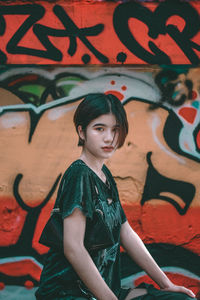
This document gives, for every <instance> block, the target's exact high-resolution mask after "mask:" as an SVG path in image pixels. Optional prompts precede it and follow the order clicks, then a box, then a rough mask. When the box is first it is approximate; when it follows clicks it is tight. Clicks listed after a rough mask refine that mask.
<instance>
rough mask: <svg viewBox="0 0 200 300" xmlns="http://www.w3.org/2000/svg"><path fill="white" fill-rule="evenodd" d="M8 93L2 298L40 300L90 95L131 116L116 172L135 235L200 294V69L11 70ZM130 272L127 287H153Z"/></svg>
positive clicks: (0, 126)
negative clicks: (60, 200) (47, 236)
mask: <svg viewBox="0 0 200 300" xmlns="http://www.w3.org/2000/svg"><path fill="white" fill-rule="evenodd" d="M0 86H1V87H0V104H1V106H0V144H1V150H0V164H1V172H0V201H1V206H0V207H1V210H0V246H1V247H0V288H1V291H0V293H2V295H10V294H11V293H12V291H13V288H14V287H15V288H16V286H17V287H18V289H20V292H21V293H23V294H24V295H25V299H34V296H33V294H34V290H35V287H36V286H37V285H38V281H39V277H40V273H41V269H42V263H43V259H44V257H45V253H46V252H47V250H48V248H46V247H45V246H43V245H41V244H39V243H38V238H39V236H40V234H41V231H42V228H43V226H44V224H45V223H46V221H47V219H48V217H49V215H50V211H51V209H52V206H53V204H54V201H55V197H56V192H57V188H58V183H59V180H60V177H61V175H62V174H63V172H64V170H65V169H66V168H67V167H68V165H69V164H70V163H71V162H72V161H73V160H74V159H76V158H77V157H78V155H79V154H80V149H79V147H77V142H78V138H77V136H76V133H75V129H74V127H73V122H72V118H73V113H74V111H75V109H76V107H77V105H78V103H79V102H80V101H81V99H82V98H83V96H85V95H86V94H88V93H90V92H104V93H112V94H114V95H116V96H117V97H118V98H119V99H120V100H121V101H122V103H123V104H124V107H125V109H126V112H127V115H128V120H129V127H130V130H129V134H128V136H127V139H126V142H125V145H124V146H123V148H121V149H119V150H118V151H117V152H116V153H115V155H114V156H113V157H112V159H111V160H109V161H108V162H107V164H108V166H109V167H110V169H111V171H112V173H113V175H114V177H115V180H116V182H117V185H118V188H119V193H120V198H121V201H122V205H123V207H124V210H125V212H126V214H127V217H128V220H129V222H130V224H131V226H132V227H133V228H134V229H135V230H136V231H137V232H138V234H139V235H140V236H141V238H142V239H143V241H144V242H145V243H146V245H147V247H148V248H149V250H150V251H151V253H152V255H153V256H154V258H155V259H156V260H157V261H158V263H159V265H160V266H161V267H162V268H163V270H164V271H165V272H167V274H168V275H169V277H170V278H171V279H172V280H173V281H174V282H176V283H179V284H185V285H186V286H188V287H190V288H192V289H193V291H195V292H197V291H198V289H199V285H200V271H199V270H200V268H199V267H200V265H199V255H200V235H199V228H200V220H199V213H200V184H199V175H200V165H199V163H200V122H199V120H200V68H188V67H183V66H182V67H178V66H174V67H172V66H171V67H164V66H163V67H162V68H161V67H156V66H155V67H154V68H152V67H146V68H144V69H141V68H138V69H137V68H130V67H129V68H128V67H120V68H117V67H115V68H114V67H113V68H111V67H110V68H106V67H104V68H102V67H90V68H80V67H79V68H78V67H73V68H72V67H71V68H69V67H54V68H53V67H50V66H46V67H39V66H38V67H25V66H24V67H22V66H20V67H17V66H16V67H14V66H5V67H1V68H0ZM122 266H123V267H122V277H123V281H122V282H123V285H125V286H130V285H136V284H138V283H139V282H140V281H141V280H145V281H146V282H151V281H150V279H149V278H148V277H147V276H145V274H144V273H142V272H141V270H140V269H139V268H138V267H137V266H136V265H134V264H133V263H131V262H130V261H129V259H128V257H127V256H126V254H125V253H123V252H122ZM27 295H28V296H27ZM28 297H33V298H28ZM21 299H23V298H21Z"/></svg>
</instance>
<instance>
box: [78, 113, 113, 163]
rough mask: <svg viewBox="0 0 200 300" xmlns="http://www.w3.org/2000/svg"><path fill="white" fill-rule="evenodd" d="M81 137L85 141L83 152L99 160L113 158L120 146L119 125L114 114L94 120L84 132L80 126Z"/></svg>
mask: <svg viewBox="0 0 200 300" xmlns="http://www.w3.org/2000/svg"><path fill="white" fill-rule="evenodd" d="M79 135H80V137H81V138H82V139H83V140H84V146H83V151H84V152H85V153H89V154H90V155H92V156H94V157H95V158H97V159H107V158H109V157H111V156H112V154H113V153H114V152H115V150H116V149H117V146H118V138H119V124H117V121H116V118H115V116H114V115H113V114H112V113H109V114H105V115H101V116H99V117H98V118H96V119H94V120H92V121H91V122H90V123H89V125H88V126H87V128H86V131H85V132H84V131H83V130H82V128H81V126H79Z"/></svg>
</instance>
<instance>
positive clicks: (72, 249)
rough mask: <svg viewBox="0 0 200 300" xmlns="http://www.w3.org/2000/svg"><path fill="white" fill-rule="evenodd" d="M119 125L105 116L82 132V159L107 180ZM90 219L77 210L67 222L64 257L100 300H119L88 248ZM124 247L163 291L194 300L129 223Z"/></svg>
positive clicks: (136, 292)
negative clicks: (106, 166) (105, 170)
mask: <svg viewBox="0 0 200 300" xmlns="http://www.w3.org/2000/svg"><path fill="white" fill-rule="evenodd" d="M118 127H119V126H118V124H117V122H116V118H115V116H114V115H113V114H111V113H110V114H105V115H101V116H100V117H98V118H96V119H94V120H93V121H91V122H90V123H89V125H88V126H87V128H86V131H83V130H82V128H81V126H79V128H78V133H79V136H80V137H81V139H82V140H84V146H83V149H82V153H81V156H80V158H81V159H82V160H83V161H84V162H85V163H86V164H87V165H88V166H89V167H90V168H91V169H92V170H93V171H94V172H95V173H96V174H97V175H98V176H99V177H100V178H101V179H102V180H103V181H105V175H104V173H103V172H102V166H103V164H104V162H105V160H106V159H108V158H110V157H111V156H112V154H113V153H114V152H115V150H116V149H117V141H118V136H119V129H118ZM85 226H86V217H85V216H84V214H83V213H82V212H81V211H80V210H79V209H78V208H76V209H75V210H74V211H73V213H72V214H71V215H70V216H68V217H67V218H65V219H64V254H65V256H66V258H67V259H68V260H69V262H70V263H71V264H72V266H73V268H74V269H75V271H76V272H77V274H78V276H79V277H80V278H81V280H82V281H83V283H84V284H85V285H86V286H87V287H88V289H89V290H90V291H91V292H92V294H93V295H94V296H95V297H96V299H98V300H117V297H116V295H115V294H114V293H113V292H112V290H111V289H110V288H109V287H108V285H107V284H106V283H105V281H104V280H103V278H102V277H101V274H100V273H99V271H98V269H97V268H96V266H95V264H94V263H93V261H92V259H91V257H90V255H89V253H88V251H87V250H86V248H85V247H84V235H85ZM120 240H121V245H122V246H123V247H124V249H125V250H126V252H127V253H128V254H129V256H130V257H131V258H132V259H133V260H134V261H135V262H136V263H137V264H138V265H139V266H140V267H141V268H142V269H143V270H144V271H145V272H146V273H147V274H148V275H149V276H150V277H151V278H152V279H153V280H154V281H155V282H156V283H157V284H158V285H159V287H160V288H161V289H162V290H165V291H170V292H182V293H185V294H187V295H188V296H190V297H192V298H194V297H195V295H194V294H193V292H192V291H191V290H189V289H187V288H185V287H183V286H177V285H175V284H173V283H172V282H171V281H170V280H169V279H168V277H167V276H166V275H165V273H164V272H163V271H162V270H161V269H160V268H159V266H158V265H157V264H156V262H155V261H154V259H153V258H152V256H151V255H150V253H149V252H148V250H147V249H146V247H145V245H144V244H143V242H142V240H141V239H140V238H139V236H138V235H137V234H136V232H135V231H134V230H133V229H132V228H131V226H130V225H129V223H128V221H127V222H125V223H124V224H122V227H121V232H120ZM145 293H146V290H145V289H132V290H131V292H130V293H129V294H128V296H127V297H126V299H125V300H129V299H133V298H134V297H137V296H139V295H143V294H145Z"/></svg>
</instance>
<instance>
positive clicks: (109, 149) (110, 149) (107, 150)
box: [102, 146, 114, 152]
mask: <svg viewBox="0 0 200 300" xmlns="http://www.w3.org/2000/svg"><path fill="white" fill-rule="evenodd" d="M102 149H103V150H104V151H105V152H112V151H113V149H114V147H112V146H111V147H102Z"/></svg>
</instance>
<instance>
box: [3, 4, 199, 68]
mask: <svg viewBox="0 0 200 300" xmlns="http://www.w3.org/2000/svg"><path fill="white" fill-rule="evenodd" d="M73 3H74V2H73V1H72V0H69V1H66V2H65V3H64V2H63V4H62V6H61V5H58V4H52V5H48V4H47V3H45V2H44V3H43V4H42V5H41V4H34V3H32V4H19V5H6V4H5V5H1V6H0V36H1V37H2V39H1V49H0V63H1V64H6V63H17V64H19V63H20V64H32V63H34V64H35V63H36V64H43V63H46V62H48V63H51V64H53V63H58V62H60V63H62V64H88V63H91V64H96V63H99V62H100V63H103V64H108V63H110V64H113V63H114V64H124V63H126V64H141V63H143V62H145V63H149V64H180V63H181V64H182V63H184V64H189V63H191V64H198V63H199V51H200V45H199V27H200V24H199V10H200V6H199V7H197V9H196V8H195V7H194V6H192V5H191V4H190V3H187V2H182V1H179V0H177V1H176V2H174V3H172V2H171V1H169V0H167V1H163V2H161V3H159V4H158V3H157V4H155V3H154V4H153V6H149V5H148V3H146V4H141V3H139V2H132V1H129V2H126V3H121V4H117V3H116V4H114V13H113V4H112V5H111V4H109V3H103V9H105V18H104V20H103V21H102V20H101V13H99V14H98V12H99V6H98V5H97V6H95V7H93V6H91V4H90V3H87V5H85V6H83V7H82V8H81V10H80V12H79V10H78V9H79V7H78V6H76V9H74V11H75V12H71V7H73V5H75V4H73ZM110 5H111V7H110ZM152 7H153V10H152ZM110 8H111V9H110ZM101 9H102V6H101ZM108 11H109V13H107V12H108ZM91 12H92V14H93V15H96V14H97V16H98V18H97V19H98V21H96V19H95V21H94V20H93V18H91ZM7 16H9V21H8V22H7V18H6V17H7ZM49 16H50V17H49ZM23 17H25V20H23V22H22V24H20V25H19V22H18V21H17V20H18V19H20V18H23ZM82 18H83V19H84V22H80V19H82ZM90 18H91V21H90ZM112 20H113V21H112ZM132 20H134V21H139V22H140V24H141V25H142V27H143V28H144V27H145V26H146V27H148V33H145V32H142V34H140V29H139V28H137V26H133V30H131V26H130V24H129V21H132ZM52 21H53V22H52ZM52 23H55V24H60V25H58V26H61V27H56V26H52ZM82 23H84V24H86V25H85V26H83V25H82ZM180 23H181V24H182V25H181V26H178V25H177V24H179V25H180ZM10 24H11V26H10ZM158 24H159V26H158ZM92 37H94V39H92ZM108 37H109V38H108ZM157 39H158V40H157ZM120 41H121V42H120ZM172 41H173V42H172ZM67 43H69V45H68V44H67ZM66 44H67V45H68V46H67V48H66ZM122 44H123V45H122ZM168 46H169V47H168ZM126 49H128V50H129V51H130V52H129V53H127V51H126ZM88 52H89V53H88ZM38 58H40V59H38ZM47 60H49V61H47Z"/></svg>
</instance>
